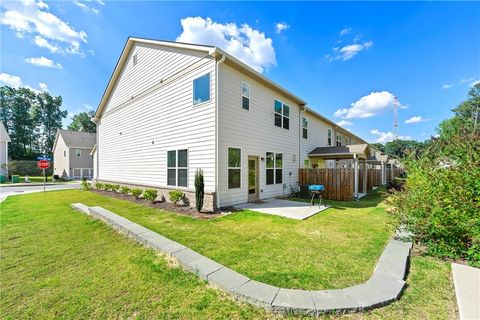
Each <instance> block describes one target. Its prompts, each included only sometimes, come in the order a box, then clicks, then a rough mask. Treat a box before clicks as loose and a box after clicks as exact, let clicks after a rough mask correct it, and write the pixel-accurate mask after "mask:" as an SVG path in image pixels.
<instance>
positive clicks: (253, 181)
mask: <svg viewBox="0 0 480 320" xmlns="http://www.w3.org/2000/svg"><path fill="white" fill-rule="evenodd" d="M255 200H258V157H248V201H255Z"/></svg>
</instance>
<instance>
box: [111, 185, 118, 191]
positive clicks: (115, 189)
mask: <svg viewBox="0 0 480 320" xmlns="http://www.w3.org/2000/svg"><path fill="white" fill-rule="evenodd" d="M118 189H120V186H119V185H118V184H112V186H111V189H110V190H112V191H113V192H118Z"/></svg>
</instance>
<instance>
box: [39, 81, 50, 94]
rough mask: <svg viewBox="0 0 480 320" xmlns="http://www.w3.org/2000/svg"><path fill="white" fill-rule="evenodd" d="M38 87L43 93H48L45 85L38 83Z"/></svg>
mask: <svg viewBox="0 0 480 320" xmlns="http://www.w3.org/2000/svg"><path fill="white" fill-rule="evenodd" d="M38 87H39V88H40V90H42V91H43V92H45V91H48V86H47V84H46V83H43V82H40V83H39V84H38Z"/></svg>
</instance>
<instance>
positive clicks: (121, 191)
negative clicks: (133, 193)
mask: <svg viewBox="0 0 480 320" xmlns="http://www.w3.org/2000/svg"><path fill="white" fill-rule="evenodd" d="M120 193H123V194H124V195H126V196H128V194H129V193H130V188H129V187H126V186H122V187H120Z"/></svg>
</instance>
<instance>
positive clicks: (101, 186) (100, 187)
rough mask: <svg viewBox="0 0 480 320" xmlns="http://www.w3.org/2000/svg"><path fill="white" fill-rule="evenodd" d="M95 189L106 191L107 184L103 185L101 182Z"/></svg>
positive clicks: (96, 184)
mask: <svg viewBox="0 0 480 320" xmlns="http://www.w3.org/2000/svg"><path fill="white" fill-rule="evenodd" d="M94 188H95V189H97V190H104V189H105V184H104V183H101V182H96V183H95V187H94Z"/></svg>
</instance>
